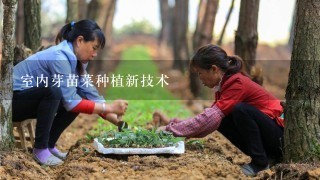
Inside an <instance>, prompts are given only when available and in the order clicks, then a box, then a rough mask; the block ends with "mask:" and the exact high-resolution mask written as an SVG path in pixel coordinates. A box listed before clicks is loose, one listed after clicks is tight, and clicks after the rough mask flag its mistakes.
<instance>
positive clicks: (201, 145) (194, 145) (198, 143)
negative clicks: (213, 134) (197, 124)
mask: <svg viewBox="0 0 320 180" xmlns="http://www.w3.org/2000/svg"><path fill="white" fill-rule="evenodd" d="M186 145H188V146H191V147H192V148H195V149H197V150H201V149H204V141H203V140H191V141H188V142H187V143H186Z"/></svg>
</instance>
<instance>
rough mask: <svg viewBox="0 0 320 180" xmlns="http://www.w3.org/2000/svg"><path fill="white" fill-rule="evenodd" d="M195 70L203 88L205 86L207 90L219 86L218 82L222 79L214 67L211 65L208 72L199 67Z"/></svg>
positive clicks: (217, 69) (219, 71) (218, 70)
mask: <svg viewBox="0 0 320 180" xmlns="http://www.w3.org/2000/svg"><path fill="white" fill-rule="evenodd" d="M195 69H196V72H197V73H198V75H199V79H200V80H201V82H202V84H203V85H204V86H207V87H208V88H214V87H215V86H217V85H219V82H220V80H221V78H222V73H221V70H220V69H219V68H218V67H217V66H216V65H213V66H212V67H211V68H210V69H209V70H207V69H202V68H199V67H196V68H195Z"/></svg>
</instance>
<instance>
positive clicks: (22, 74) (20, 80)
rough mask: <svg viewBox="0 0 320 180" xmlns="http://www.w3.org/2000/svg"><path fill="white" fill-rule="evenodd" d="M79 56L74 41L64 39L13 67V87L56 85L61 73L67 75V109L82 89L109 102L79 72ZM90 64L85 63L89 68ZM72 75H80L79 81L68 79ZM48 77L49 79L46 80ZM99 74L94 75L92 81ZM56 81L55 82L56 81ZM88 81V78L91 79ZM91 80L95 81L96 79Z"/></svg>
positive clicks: (64, 88) (77, 100)
mask: <svg viewBox="0 0 320 180" xmlns="http://www.w3.org/2000/svg"><path fill="white" fill-rule="evenodd" d="M76 66H77V58H76V56H75V54H74V52H73V46H72V43H70V42H67V41H63V42H61V43H60V44H58V45H56V46H53V47H51V48H49V49H46V50H44V51H40V52H38V53H36V54H33V55H32V56H30V57H28V58H27V59H25V60H23V61H21V62H20V63H19V64H17V65H16V66H15V67H14V68H13V90H14V91H21V90H25V89H28V88H31V87H37V86H38V87H40V86H48V87H51V86H53V85H54V84H55V83H56V82H57V81H58V78H54V75H56V77H57V75H58V74H59V75H60V77H62V78H63V79H62V80H61V81H60V89H61V92H62V96H63V104H64V107H65V108H66V110H67V111H70V110H71V109H73V108H74V107H75V106H77V105H78V104H79V103H80V101H81V100H82V98H81V97H80V96H79V95H78V94H77V90H80V91H81V92H82V93H83V94H84V95H85V96H86V97H87V98H88V99H89V100H93V101H95V102H100V103H102V102H105V100H104V98H103V97H102V96H99V94H98V91H97V89H96V88H95V86H91V85H88V84H87V83H86V80H88V78H85V77H83V76H79V74H78V73H77V71H76ZM86 66H87V65H83V67H84V68H86ZM70 74H71V75H78V76H79V77H77V78H75V79H77V80H76V81H77V84H73V85H72V84H71V83H70V82H71V81H70V80H68V79H69V78H70V77H69V76H70ZM46 77H47V78H48V80H47V81H46ZM94 79H95V77H92V79H91V80H92V81H93V80H94ZM41 80H43V81H41ZM53 81H55V82H53ZM68 81H69V83H68ZM87 82H88V81H87ZM90 84H94V83H93V82H92V83H90ZM55 86H57V87H58V86H59V85H58V84H56V85H55Z"/></svg>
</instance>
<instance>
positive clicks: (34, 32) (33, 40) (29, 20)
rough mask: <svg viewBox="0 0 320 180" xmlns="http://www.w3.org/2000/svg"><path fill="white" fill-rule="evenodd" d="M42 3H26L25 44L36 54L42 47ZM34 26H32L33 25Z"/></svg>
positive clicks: (38, 1)
mask: <svg viewBox="0 0 320 180" xmlns="http://www.w3.org/2000/svg"><path fill="white" fill-rule="evenodd" d="M40 12H41V1H40V0H28V1H24V18H25V24H24V34H25V36H24V43H25V45H26V46H27V47H28V48H30V49H31V50H32V51H33V52H35V51H36V50H37V49H38V48H39V47H40V46H41V13H40ZM31 24H32V25H31Z"/></svg>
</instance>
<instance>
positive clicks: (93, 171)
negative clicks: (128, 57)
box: [0, 38, 320, 179]
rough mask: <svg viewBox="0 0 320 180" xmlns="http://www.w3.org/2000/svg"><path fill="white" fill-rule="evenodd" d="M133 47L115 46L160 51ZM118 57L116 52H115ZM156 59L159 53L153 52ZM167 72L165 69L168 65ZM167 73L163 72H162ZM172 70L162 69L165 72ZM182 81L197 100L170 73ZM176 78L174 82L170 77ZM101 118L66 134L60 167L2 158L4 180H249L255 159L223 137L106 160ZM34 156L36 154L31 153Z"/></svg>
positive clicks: (312, 170) (303, 173) (309, 169)
mask: <svg viewBox="0 0 320 180" xmlns="http://www.w3.org/2000/svg"><path fill="white" fill-rule="evenodd" d="M130 39H131V41H132V44H131V42H130V43H129V44H126V45H124V44H120V45H118V46H115V47H114V49H115V51H116V52H121V50H122V49H123V48H126V47H128V46H130V45H133V44H134V43H133V42H137V41H138V39H139V42H140V41H142V40H141V39H144V40H143V42H140V43H142V44H147V45H151V46H150V47H155V43H156V41H155V40H154V39H153V38H138V39H133V38H130ZM115 51H114V52H115ZM151 51H152V53H154V54H153V56H154V57H155V56H156V53H157V52H156V51H155V50H154V48H152V49H151ZM164 66H165V65H164ZM160 69H161V67H160ZM164 69H166V68H162V69H161V71H163V70H164ZM167 73H171V74H173V75H175V76H176V78H174V79H173V80H172V81H173V82H180V84H177V85H175V86H176V88H172V89H171V91H172V92H177V94H179V93H178V92H180V93H181V94H180V95H182V96H187V97H189V96H191V95H190V93H189V92H187V91H183V89H186V88H185V86H187V85H186V84H185V83H186V77H185V76H183V75H182V74H179V73H178V72H174V71H170V72H167ZM170 77H174V76H170ZM210 103H211V102H208V101H200V102H198V101H197V102H194V101H192V102H187V104H188V105H189V106H190V108H191V109H192V111H194V112H198V111H201V110H202V109H203V107H206V106H208V105H210ZM96 119H97V116H89V115H80V116H79V117H78V118H77V119H76V120H75V122H74V123H73V124H72V125H71V126H70V127H69V128H68V129H67V130H66V131H65V132H64V133H63V134H62V136H61V138H60V139H59V141H58V148H60V149H62V150H64V151H68V152H69V154H68V157H67V160H66V161H65V163H64V164H63V165H61V166H57V167H45V166H40V165H39V164H37V163H36V162H35V161H34V160H33V159H32V156H31V154H30V152H27V153H26V152H23V151H21V150H18V149H15V150H14V151H12V152H6V153H0V179H248V178H249V177H246V176H244V175H243V174H242V173H241V170H240V167H239V165H241V164H244V163H247V162H249V161H250V158H249V157H248V156H246V155H244V154H243V153H242V152H241V151H239V150H238V149H237V148H235V147H234V146H233V145H232V144H231V143H230V142H229V141H227V140H226V139H225V138H224V137H223V136H222V135H221V134H219V133H218V132H215V133H212V134H211V135H209V136H207V137H206V138H203V139H202V140H204V147H201V146H195V145H187V146H186V153H184V154H182V155H148V156H142V155H139V156H138V155H134V156H124V155H102V154H99V153H98V152H96V151H95V150H94V148H93V145H92V142H91V141H88V140H87V139H86V138H85V135H86V133H88V132H89V130H90V129H92V128H93V127H94V126H95V125H96V124H97V123H96ZM30 151H31V149H30ZM319 177H320V167H319V165H303V164H301V165H300V164H294V165H286V164H284V165H277V166H275V167H273V168H272V169H271V170H267V171H264V172H261V173H260V174H259V175H258V177H256V179H280V178H283V179H292V178H294V179H296V178H303V179H309V178H310V179H317V178H319Z"/></svg>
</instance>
